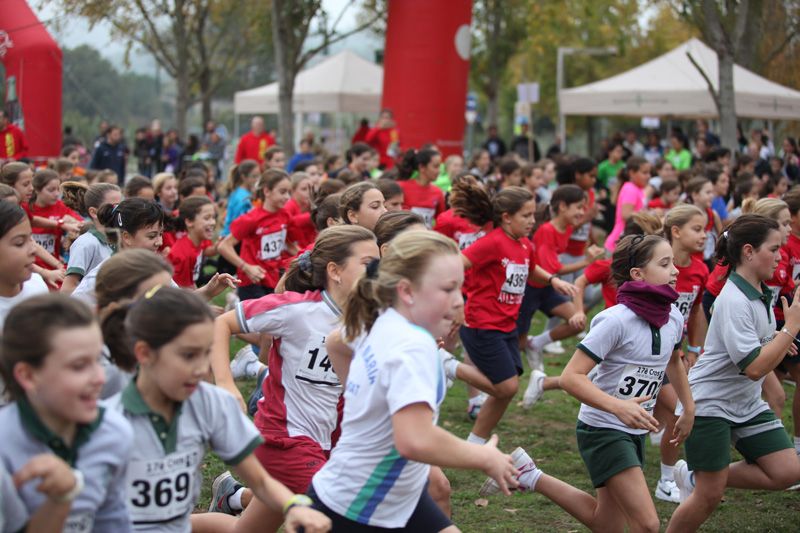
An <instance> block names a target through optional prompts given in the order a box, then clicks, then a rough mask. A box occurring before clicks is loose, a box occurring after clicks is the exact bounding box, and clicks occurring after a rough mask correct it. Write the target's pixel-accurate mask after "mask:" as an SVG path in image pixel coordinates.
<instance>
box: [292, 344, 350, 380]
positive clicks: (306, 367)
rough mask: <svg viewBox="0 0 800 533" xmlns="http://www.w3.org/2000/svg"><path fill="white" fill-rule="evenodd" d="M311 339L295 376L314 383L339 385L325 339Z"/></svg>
mask: <svg viewBox="0 0 800 533" xmlns="http://www.w3.org/2000/svg"><path fill="white" fill-rule="evenodd" d="M318 338H319V337H316V338H314V339H313V340H309V341H308V343H307V344H306V348H305V351H304V352H303V353H304V355H303V360H302V362H301V363H300V366H299V367H298V368H297V373H296V374H295V377H296V378H297V379H299V380H301V381H306V382H308V383H314V384H316V385H328V386H332V387H338V386H339V385H340V383H339V378H338V377H337V376H336V373H335V372H334V371H333V365H332V364H331V361H330V359H328V351H327V350H326V349H325V340H324V339H323V341H322V342H319V341H318V340H317V339H318Z"/></svg>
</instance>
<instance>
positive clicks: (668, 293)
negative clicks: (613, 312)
mask: <svg viewBox="0 0 800 533" xmlns="http://www.w3.org/2000/svg"><path fill="white" fill-rule="evenodd" d="M677 299H678V293H677V292H676V291H675V289H673V288H672V287H670V286H669V285H651V284H649V283H646V282H644V281H626V282H625V283H623V284H622V286H620V288H619V290H618V291H617V303H619V304H622V305H624V306H625V307H627V308H628V309H630V310H631V311H633V312H634V313H635V314H636V316H638V317H640V318H642V319H644V320H646V321H647V323H648V324H650V325H651V326H655V327H657V328H660V327H661V326H663V325H664V324H666V323H667V321H669V312H670V309H671V308H672V304H673V303H674V302H675V300H677Z"/></svg>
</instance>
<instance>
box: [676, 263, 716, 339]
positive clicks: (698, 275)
mask: <svg viewBox="0 0 800 533" xmlns="http://www.w3.org/2000/svg"><path fill="white" fill-rule="evenodd" d="M675 268H677V269H678V282H677V283H676V285H675V290H676V291H678V300H677V301H676V302H675V307H677V308H678V310H679V311H680V312H681V314H682V315H683V324H684V325H686V324H687V323H688V321H689V312H690V311H691V310H692V308H693V307H694V306H696V305H700V301H701V299H702V297H703V287H705V286H706V282H707V281H708V267H707V266H706V264H705V263H704V262H703V259H702V258H697V257H696V256H692V257H691V261H690V262H689V264H688V265H686V266H685V267H682V266H678V265H675ZM698 296H699V298H698Z"/></svg>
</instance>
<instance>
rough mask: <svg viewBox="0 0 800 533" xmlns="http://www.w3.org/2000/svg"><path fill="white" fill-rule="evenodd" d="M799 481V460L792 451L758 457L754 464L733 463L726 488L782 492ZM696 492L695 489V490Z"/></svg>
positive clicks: (787, 450)
mask: <svg viewBox="0 0 800 533" xmlns="http://www.w3.org/2000/svg"><path fill="white" fill-rule="evenodd" d="M798 481H800V460H798V458H797V453H795V451H794V450H793V449H786V450H781V451H778V452H774V453H771V454H769V455H765V456H764V457H759V458H758V459H757V460H756V464H747V463H746V462H744V461H739V462H736V463H733V464H732V465H731V466H730V473H729V474H728V485H727V486H728V487H733V488H737V489H761V490H783V489H785V488H787V487H790V486H792V485H793V484H795V483H797V482H798ZM695 490H696V489H695Z"/></svg>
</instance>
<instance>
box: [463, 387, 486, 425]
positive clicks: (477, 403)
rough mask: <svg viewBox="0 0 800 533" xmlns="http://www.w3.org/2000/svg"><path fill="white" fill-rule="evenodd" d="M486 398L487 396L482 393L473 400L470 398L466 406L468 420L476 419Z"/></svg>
mask: <svg viewBox="0 0 800 533" xmlns="http://www.w3.org/2000/svg"><path fill="white" fill-rule="evenodd" d="M486 397H487V394H486V393H485V392H482V393H480V394H478V395H477V396H476V397H475V398H474V399H472V398H470V400H469V403H468V404H467V415H468V416H469V418H470V420H477V419H478V413H480V412H481V407H482V406H483V402H485V401H486Z"/></svg>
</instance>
